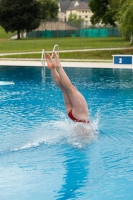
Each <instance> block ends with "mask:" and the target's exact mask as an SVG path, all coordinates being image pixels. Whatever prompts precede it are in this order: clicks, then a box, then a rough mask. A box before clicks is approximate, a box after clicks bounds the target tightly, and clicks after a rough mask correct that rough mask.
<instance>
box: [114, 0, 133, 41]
mask: <svg viewBox="0 0 133 200" xmlns="http://www.w3.org/2000/svg"><path fill="white" fill-rule="evenodd" d="M117 16H118V21H119V25H118V27H119V29H120V31H121V32H122V34H123V35H124V36H125V37H126V38H127V37H131V43H132V42H133V41H132V36H133V1H132V0H126V1H124V2H123V1H121V2H120V7H119V12H118V15H117Z"/></svg>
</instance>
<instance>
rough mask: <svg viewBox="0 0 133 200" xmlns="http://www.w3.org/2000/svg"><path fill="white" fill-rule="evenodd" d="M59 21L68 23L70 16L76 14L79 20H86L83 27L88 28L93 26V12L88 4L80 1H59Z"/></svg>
mask: <svg viewBox="0 0 133 200" xmlns="http://www.w3.org/2000/svg"><path fill="white" fill-rule="evenodd" d="M58 6H59V13H58V19H59V20H60V21H63V22H65V21H66V22H67V21H68V18H69V15H70V14H76V15H77V17H78V18H82V19H84V23H83V26H84V27H88V26H90V25H91V22H90V18H91V16H92V12H91V10H90V8H89V7H88V3H87V2H80V1H59V2H58Z"/></svg>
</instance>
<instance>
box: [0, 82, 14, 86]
mask: <svg viewBox="0 0 133 200" xmlns="http://www.w3.org/2000/svg"><path fill="white" fill-rule="evenodd" d="M14 84H15V83H14V82H12V81H0V86H2V85H14Z"/></svg>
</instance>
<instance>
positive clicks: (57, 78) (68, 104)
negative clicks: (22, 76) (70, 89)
mask: <svg viewBox="0 0 133 200" xmlns="http://www.w3.org/2000/svg"><path fill="white" fill-rule="evenodd" d="M46 61H47V66H48V68H50V69H51V72H52V76H53V79H54V82H55V83H56V85H57V86H58V87H59V88H60V89H61V91H62V94H63V98H64V102H65V106H66V110H67V113H68V112H69V111H70V110H71V109H72V104H71V101H70V98H69V96H68V93H67V91H66V89H65V88H64V87H63V85H62V83H61V81H60V76H59V74H58V72H57V70H56V68H55V67H54V65H53V63H52V58H51V57H50V55H49V54H47V55H46Z"/></svg>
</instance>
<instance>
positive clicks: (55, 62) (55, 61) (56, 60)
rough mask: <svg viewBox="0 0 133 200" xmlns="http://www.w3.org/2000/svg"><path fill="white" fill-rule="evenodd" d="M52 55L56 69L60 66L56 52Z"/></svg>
mask: <svg viewBox="0 0 133 200" xmlns="http://www.w3.org/2000/svg"><path fill="white" fill-rule="evenodd" d="M53 55H54V62H53V63H54V66H55V67H56V68H57V69H58V68H59V67H60V66H61V64H60V60H59V57H58V54H57V53H56V52H53Z"/></svg>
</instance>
